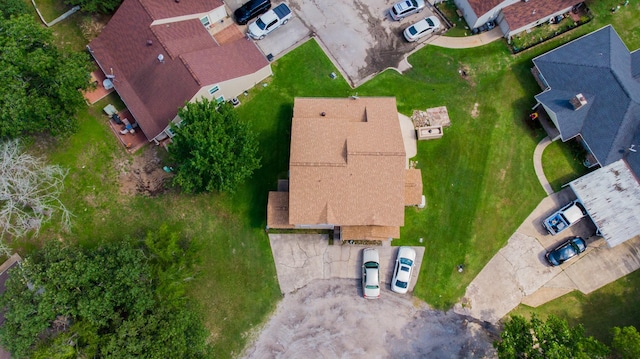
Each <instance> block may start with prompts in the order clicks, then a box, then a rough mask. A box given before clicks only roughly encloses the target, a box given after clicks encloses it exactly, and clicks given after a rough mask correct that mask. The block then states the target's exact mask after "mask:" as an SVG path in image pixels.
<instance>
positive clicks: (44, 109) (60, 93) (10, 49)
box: [0, 15, 91, 138]
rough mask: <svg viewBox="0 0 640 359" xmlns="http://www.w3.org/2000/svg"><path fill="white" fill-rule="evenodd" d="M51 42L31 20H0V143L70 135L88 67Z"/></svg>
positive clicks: (84, 57) (26, 17)
mask: <svg viewBox="0 0 640 359" xmlns="http://www.w3.org/2000/svg"><path fill="white" fill-rule="evenodd" d="M52 42H53V36H52V32H51V30H49V29H46V28H43V27H42V26H40V24H37V23H36V22H35V20H34V19H33V17H32V16H30V15H19V16H12V17H10V18H0V54H2V56H0V138H15V137H18V136H22V135H25V134H31V133H39V132H49V133H51V134H53V135H61V134H65V133H70V132H73V131H75V129H76V127H77V123H76V120H75V113H76V111H77V110H78V109H80V108H81V107H82V106H85V101H84V97H83V96H82V93H81V92H80V91H79V90H84V89H87V88H88V87H89V86H90V84H89V73H90V72H91V63H90V62H89V57H88V54H86V53H76V52H66V51H63V50H60V49H58V48H57V47H55V46H54V45H52Z"/></svg>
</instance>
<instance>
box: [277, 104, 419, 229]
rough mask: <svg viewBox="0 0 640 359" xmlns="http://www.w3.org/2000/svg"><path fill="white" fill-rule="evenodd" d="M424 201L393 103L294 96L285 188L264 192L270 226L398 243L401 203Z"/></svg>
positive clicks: (402, 214) (403, 204)
mask: <svg viewBox="0 0 640 359" xmlns="http://www.w3.org/2000/svg"><path fill="white" fill-rule="evenodd" d="M283 187H284V188H285V189H287V188H286V186H283ZM421 201H422V176H421V174H420V170H418V169H409V168H407V160H406V153H405V149H404V143H403V137H402V133H401V130H400V123H399V119H398V112H397V109H396V100H395V98H393V97H359V98H345V99H332V98H296V99H295V102H294V107H293V120H292V123H291V149H290V157H289V185H288V191H279V192H270V193H269V202H268V205H267V228H268V229H269V228H314V229H333V230H334V231H336V232H337V233H339V234H338V236H337V237H338V238H341V239H342V240H354V239H369V240H387V239H391V238H398V237H399V236H400V227H401V226H403V225H404V210H405V206H413V205H419V204H420V203H421ZM336 232H334V233H336Z"/></svg>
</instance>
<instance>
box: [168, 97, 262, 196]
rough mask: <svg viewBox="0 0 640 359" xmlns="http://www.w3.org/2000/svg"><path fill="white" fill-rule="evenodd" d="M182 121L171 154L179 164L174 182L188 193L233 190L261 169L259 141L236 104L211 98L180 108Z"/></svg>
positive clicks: (174, 128)
mask: <svg viewBox="0 0 640 359" xmlns="http://www.w3.org/2000/svg"><path fill="white" fill-rule="evenodd" d="M178 114H179V116H180V118H181V119H182V122H181V123H180V125H179V126H174V127H172V131H173V132H174V133H175V134H176V135H175V137H173V143H172V144H171V146H170V147H169V154H170V155H171V158H172V159H173V161H174V162H175V163H176V176H175V177H174V179H173V182H174V184H176V185H178V186H180V187H181V188H182V189H183V190H184V191H185V192H187V193H198V192H209V191H214V190H216V191H220V192H223V191H233V190H235V188H236V187H237V186H238V184H240V183H241V182H242V181H244V180H245V179H246V178H248V177H249V176H251V175H252V174H253V171H255V170H256V169H258V168H260V159H259V157H258V155H257V153H258V142H257V140H256V137H255V135H254V133H253V132H251V130H250V129H249V127H248V125H247V123H245V122H242V121H240V120H239V119H238V115H237V113H236V111H235V110H234V108H233V106H231V105H230V104H228V103H222V104H219V105H218V104H217V103H215V102H211V101H209V100H207V99H203V100H202V101H198V102H194V103H188V104H187V105H186V106H185V107H184V108H182V109H181V110H180V111H179V113H178Z"/></svg>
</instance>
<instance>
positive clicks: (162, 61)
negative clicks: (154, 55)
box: [158, 54, 164, 64]
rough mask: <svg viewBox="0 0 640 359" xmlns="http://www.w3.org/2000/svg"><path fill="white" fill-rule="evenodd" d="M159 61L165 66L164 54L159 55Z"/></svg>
mask: <svg viewBox="0 0 640 359" xmlns="http://www.w3.org/2000/svg"><path fill="white" fill-rule="evenodd" d="M158 61H160V62H161V63H163V64H164V55H163V54H160V55H158Z"/></svg>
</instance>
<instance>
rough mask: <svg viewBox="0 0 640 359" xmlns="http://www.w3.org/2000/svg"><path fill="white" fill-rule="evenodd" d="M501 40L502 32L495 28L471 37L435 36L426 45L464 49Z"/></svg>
mask: <svg viewBox="0 0 640 359" xmlns="http://www.w3.org/2000/svg"><path fill="white" fill-rule="evenodd" d="M502 38H503V37H502V31H500V28H499V27H495V28H494V29H493V30H491V31H487V32H483V33H480V34H478V35H472V36H464V37H452V36H441V35H437V36H434V37H432V38H431V39H430V40H429V42H428V43H429V44H430V45H435V46H440V47H446V48H449V49H466V48H470V47H478V46H482V45H486V44H488V43H491V42H493V41H496V40H499V39H502Z"/></svg>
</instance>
